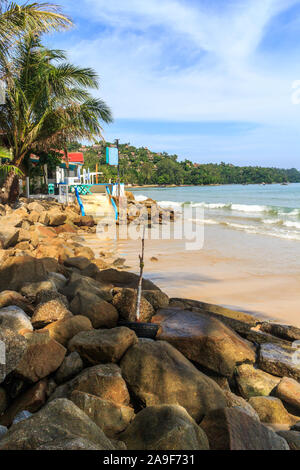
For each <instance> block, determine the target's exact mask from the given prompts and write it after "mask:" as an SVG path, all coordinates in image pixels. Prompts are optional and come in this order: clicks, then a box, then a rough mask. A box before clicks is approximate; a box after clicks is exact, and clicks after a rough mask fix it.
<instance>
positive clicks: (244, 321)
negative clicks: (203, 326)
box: [170, 298, 260, 334]
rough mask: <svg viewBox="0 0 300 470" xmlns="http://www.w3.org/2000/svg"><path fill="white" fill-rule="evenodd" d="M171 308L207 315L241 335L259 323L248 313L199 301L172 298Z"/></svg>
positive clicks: (258, 320) (257, 319)
mask: <svg viewBox="0 0 300 470" xmlns="http://www.w3.org/2000/svg"><path fill="white" fill-rule="evenodd" d="M173 306H174V307H176V308H181V309H183V310H192V311H195V312H200V313H207V314H209V316H210V317H214V318H216V319H217V320H220V321H221V322H222V323H224V324H225V325H226V326H229V327H230V328H232V329H233V330H235V331H236V332H238V333H241V334H245V333H247V332H248V331H249V330H250V329H251V328H253V327H255V326H256V325H257V324H258V323H260V319H259V318H257V317H254V316H253V315H249V314H248V313H245V312H240V311H238V310H232V309H229V308H224V307H220V306H219V305H214V304H208V303H206V302H200V301H199V300H191V299H180V298H173V299H171V300H170V307H173Z"/></svg>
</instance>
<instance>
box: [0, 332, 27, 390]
mask: <svg viewBox="0 0 300 470" xmlns="http://www.w3.org/2000/svg"><path fill="white" fill-rule="evenodd" d="M27 347H28V345H27V341H26V339H25V338H24V336H21V335H19V334H18V333H16V332H15V331H13V330H11V329H9V328H0V383H2V382H3V381H4V379H5V377H6V376H7V375H8V374H10V373H11V372H12V371H13V370H14V369H15V368H16V367H17V365H18V364H19V362H20V361H21V360H22V358H23V357H24V355H25V354H26V350H27Z"/></svg>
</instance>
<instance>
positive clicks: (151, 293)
mask: <svg viewBox="0 0 300 470" xmlns="http://www.w3.org/2000/svg"><path fill="white" fill-rule="evenodd" d="M143 297H145V299H146V300H147V301H148V302H149V303H150V304H151V305H152V307H153V308H154V310H158V309H160V308H166V307H168V305H169V297H168V296H167V294H164V292H161V291H159V290H144V291H143Z"/></svg>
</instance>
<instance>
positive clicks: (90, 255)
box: [74, 246, 95, 260]
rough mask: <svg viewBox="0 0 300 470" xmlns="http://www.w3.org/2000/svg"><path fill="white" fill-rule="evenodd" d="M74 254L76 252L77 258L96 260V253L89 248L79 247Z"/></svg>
mask: <svg viewBox="0 0 300 470" xmlns="http://www.w3.org/2000/svg"><path fill="white" fill-rule="evenodd" d="M74 252H75V256H77V257H83V258H87V259H89V260H93V259H95V253H94V252H93V250H92V249H91V248H89V247H88V246H80V247H77V248H75V250H74Z"/></svg>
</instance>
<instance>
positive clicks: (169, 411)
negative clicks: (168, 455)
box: [0, 201, 300, 450]
mask: <svg viewBox="0 0 300 470" xmlns="http://www.w3.org/2000/svg"><path fill="white" fill-rule="evenodd" d="M23 202H24V204H23V206H22V207H20V208H19V209H17V210H15V211H14V212H13V211H11V212H10V210H9V209H8V208H3V209H2V213H3V215H2V216H0V219H1V218H4V219H5V220H6V223H7V225H3V224H1V227H4V228H1V230H2V232H3V235H1V237H2V238H1V240H2V242H3V243H2V251H1V256H2V261H1V265H0V341H1V342H0V347H1V349H0V353H1V354H2V356H0V359H1V358H3V355H4V353H5V364H4V361H1V360H0V450H16V449H17V450H23V449H24V450H25V449H26V450H47V449H49V450H63V449H65V450H67V449H72V450H84V449H88V450H114V449H116V450H120V449H121V450H125V449H128V450H139V449H143V450H206V449H222V450H237V449H242V450H285V449H287V450H288V449H300V383H299V379H300V361H299V354H298V350H297V345H298V343H297V341H298V339H299V338H300V330H299V329H297V328H295V327H287V326H285V325H278V324H275V323H266V322H264V321H260V320H259V319H258V318H256V317H253V316H251V315H248V314H243V313H241V312H235V311H233V310H228V309H225V308H221V307H217V306H213V305H209V304H205V303H202V302H196V301H192V300H186V299H169V298H168V296H167V295H166V294H164V293H163V292H162V291H161V290H160V289H159V288H158V287H157V286H155V285H154V284H153V283H152V282H151V281H148V280H146V279H144V281H143V291H142V302H141V313H142V318H143V320H144V321H146V322H153V323H157V324H158V325H159V330H158V333H157V336H156V338H155V339H145V338H137V336H136V334H135V333H134V332H133V331H132V330H131V329H128V328H127V327H124V326H119V322H120V321H121V320H126V321H132V320H134V308H135V296H136V291H135V289H136V286H137V282H138V277H137V276H136V275H135V274H133V273H129V272H126V271H123V270H122V271H120V270H117V269H113V268H110V267H108V266H106V265H105V264H102V265H100V264H97V262H96V261H97V260H95V259H94V254H93V253H91V252H90V251H89V250H86V248H85V247H83V246H78V245H79V244H78V245H77V244H76V242H74V239H71V238H70V233H68V234H67V236H68V238H66V239H65V238H64V237H65V235H66V232H60V233H59V234H58V233H57V232H56V229H57V228H58V227H63V226H65V225H66V224H71V223H72V227H73V228H74V227H76V226H77V225H76V223H78V220H79V219H78V217H79V218H80V216H79V215H78V214H76V211H75V210H73V209H71V208H64V209H61V208H60V207H57V208H56V206H55V211H54V209H53V207H52V206H51V208H49V210H46V209H45V206H44V204H47V202H46V203H37V202H30V203H28V202H26V201H23ZM0 210H1V208H0ZM45 212H47V213H45ZM54 212H55V213H54ZM50 213H51V214H50ZM70 214H71V215H70ZM72 214H73V215H72ZM75 216H76V217H77V218H76V217H75ZM71 217H74V219H73V221H71V220H70V219H71ZM8 220H9V221H10V225H9V224H8V222H7V221H8ZM33 220H34V222H32V221H33ZM39 220H41V221H43V222H39ZM75 222H76V223H75ZM59 223H60V224H62V225H55V224H59ZM13 224H16V225H13ZM50 224H52V225H50ZM7 227H9V228H10V230H8V229H7ZM83 227H85V226H84V225H83V226H81V228H80V229H79V230H82V229H83ZM86 229H87V230H90V229H91V227H89V226H87V228H86ZM14 230H15V235H14V236H12V232H13V231H14ZM24 230H25V231H28V232H29V234H30V235H33V237H32V238H31V237H29V234H28V240H25V241H24V240H22V241H19V236H20V233H21V234H22V233H23V231H24ZM47 231H49V232H47ZM52 231H54V232H55V235H54V236H53V237H52V233H54V232H52ZM2 232H1V233H2ZM75 232H76V234H78V229H76V228H74V235H75ZM16 233H17V235H16ZM10 236H11V238H9V237H10ZM24 236H25V235H24V234H23V235H21V239H22V237H23V238H24ZM50 240H52V241H53V242H50ZM58 240H60V241H62V244H58V245H56V244H55V243H56V242H57V241H58ZM68 240H72V241H70V242H69V241H68ZM25 242H26V243H27V245H26V249H25V246H23V245H21V247H20V243H21V244H23V243H25ZM7 243H8V245H10V246H9V247H4V246H5V245H6V244H7ZM51 243H52V245H51ZM58 246H59V247H60V249H62V250H65V251H61V252H60V255H59V256H56V255H57V252H56V251H55V256H54V254H53V256H50V255H49V252H47V251H46V252H44V251H43V250H47V249H52V248H53V247H55V249H56V248H57V247H58ZM43 252H44V255H42V253H43ZM62 253H63V254H62ZM295 341H296V343H295ZM25 411H26V413H24V412H25Z"/></svg>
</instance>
